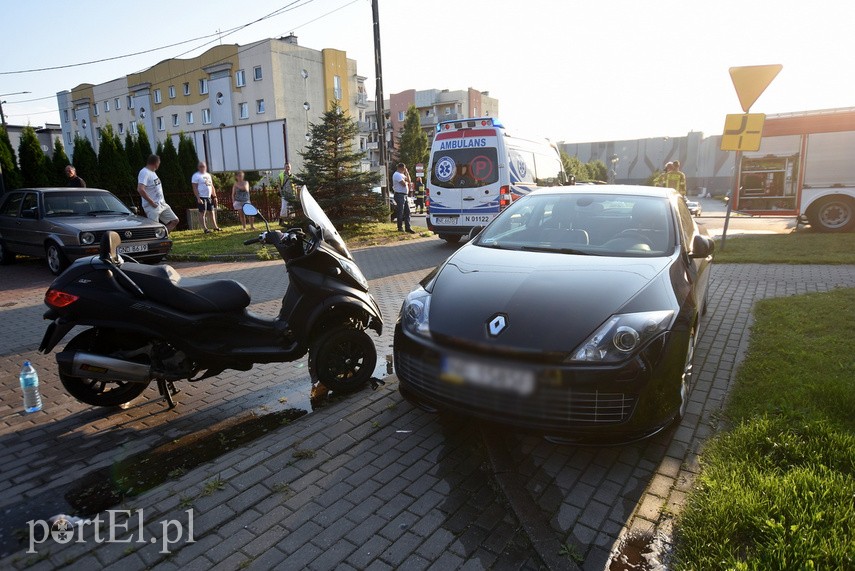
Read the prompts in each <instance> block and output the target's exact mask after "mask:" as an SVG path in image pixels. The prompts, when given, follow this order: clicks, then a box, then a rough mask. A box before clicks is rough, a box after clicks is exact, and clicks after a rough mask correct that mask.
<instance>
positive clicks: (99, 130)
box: [95, 127, 101, 141]
mask: <svg viewBox="0 0 855 571" xmlns="http://www.w3.org/2000/svg"><path fill="white" fill-rule="evenodd" d="M95 136H96V137H98V140H99V141H100V140H101V127H95Z"/></svg>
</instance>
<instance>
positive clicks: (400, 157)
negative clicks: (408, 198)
mask: <svg viewBox="0 0 855 571" xmlns="http://www.w3.org/2000/svg"><path fill="white" fill-rule="evenodd" d="M429 154H430V149H429V148H428V137H427V134H426V133H425V132H424V130H423V129H422V127H421V119H420V118H419V111H418V109H416V106H415V105H410V107H409V108H408V109H407V115H406V117H405V118H404V125H403V126H402V127H401V132H400V134H399V135H398V153H397V156H396V158H397V160H396V161H395V162H396V163H398V162H401V163H404V164H405V165H407V169H408V170H409V172H410V176H412V177H413V180H415V176H416V165H417V164H419V163H422V164H423V165H425V167H427V162H428V157H429ZM392 172H394V167H393V168H392Z"/></svg>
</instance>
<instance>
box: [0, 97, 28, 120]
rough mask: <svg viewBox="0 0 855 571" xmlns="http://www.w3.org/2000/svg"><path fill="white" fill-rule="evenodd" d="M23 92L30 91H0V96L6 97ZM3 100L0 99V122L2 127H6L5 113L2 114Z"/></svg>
mask: <svg viewBox="0 0 855 571" xmlns="http://www.w3.org/2000/svg"><path fill="white" fill-rule="evenodd" d="M25 93H30V92H29V91H16V92H15V93H0V97H6V96H7V95H24V94H25ZM4 103H6V102H5V101H2V100H0V123H2V125H3V129H5V128H6V115H4V114H3V104H4Z"/></svg>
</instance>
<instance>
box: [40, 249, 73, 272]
mask: <svg viewBox="0 0 855 571" xmlns="http://www.w3.org/2000/svg"><path fill="white" fill-rule="evenodd" d="M45 255H46V257H47V264H48V268H49V269H50V271H51V273H52V274H53V275H55V276H58V275H59V274H61V273H62V272H63V271H64V270H65V268H67V267H68V258H66V257H65V254H63V253H62V249H61V248H60V247H59V244H57V243H56V242H49V243H48V245H47V246H46V247H45Z"/></svg>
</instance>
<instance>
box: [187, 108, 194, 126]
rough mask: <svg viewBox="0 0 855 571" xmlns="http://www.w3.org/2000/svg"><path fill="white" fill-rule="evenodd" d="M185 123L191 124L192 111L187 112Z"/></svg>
mask: <svg viewBox="0 0 855 571" xmlns="http://www.w3.org/2000/svg"><path fill="white" fill-rule="evenodd" d="M187 124H188V125H192V124H193V112H192V111H188V112H187Z"/></svg>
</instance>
